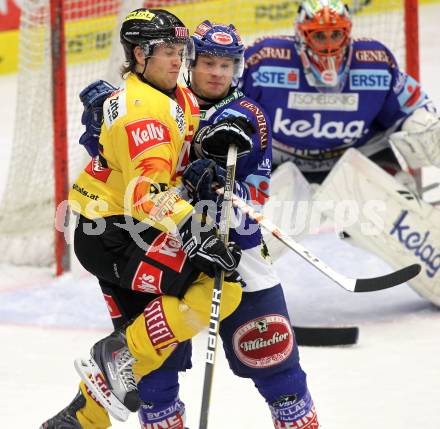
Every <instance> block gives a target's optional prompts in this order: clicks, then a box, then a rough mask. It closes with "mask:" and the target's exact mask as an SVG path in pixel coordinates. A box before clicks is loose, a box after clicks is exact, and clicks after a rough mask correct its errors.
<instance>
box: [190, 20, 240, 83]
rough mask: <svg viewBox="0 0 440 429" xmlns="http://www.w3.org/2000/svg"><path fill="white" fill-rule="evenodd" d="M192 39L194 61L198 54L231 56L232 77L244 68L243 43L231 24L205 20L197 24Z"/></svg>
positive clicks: (238, 75)
mask: <svg viewBox="0 0 440 429" xmlns="http://www.w3.org/2000/svg"><path fill="white" fill-rule="evenodd" d="M192 39H193V42H194V49H195V57H196V61H197V56H198V55H211V56H215V57H226V58H232V59H233V60H234V75H233V78H234V79H238V78H239V77H241V75H242V74H243V69H244V45H243V42H242V41H241V38H240V35H239V34H238V31H237V29H236V28H235V27H234V26H233V25H232V24H229V25H225V24H215V23H212V22H211V21H208V20H205V21H203V22H202V23H200V24H199V25H198V26H197V28H196V31H195V32H194V34H193V35H192ZM193 64H194V63H190V64H189V65H190V66H191V65H193Z"/></svg>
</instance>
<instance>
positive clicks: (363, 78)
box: [350, 69, 391, 91]
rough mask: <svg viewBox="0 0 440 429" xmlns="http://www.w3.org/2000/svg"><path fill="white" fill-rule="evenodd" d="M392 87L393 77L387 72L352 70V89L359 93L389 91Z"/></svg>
mask: <svg viewBox="0 0 440 429" xmlns="http://www.w3.org/2000/svg"><path fill="white" fill-rule="evenodd" d="M390 85H391V75H390V73H389V72H388V71H386V70H368V69H364V70H351V71H350V89H354V90H357V91H370V90H379V91H387V90H388V89H389V88H390Z"/></svg>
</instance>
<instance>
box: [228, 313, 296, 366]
mask: <svg viewBox="0 0 440 429" xmlns="http://www.w3.org/2000/svg"><path fill="white" fill-rule="evenodd" d="M293 345H294V341H293V333H292V329H291V327H290V323H289V321H288V320H287V319H286V318H285V317H284V316H282V315H279V314H270V315H267V316H264V317H261V318H258V319H254V320H251V321H249V322H248V323H245V324H244V325H242V326H240V327H239V328H238V329H237V330H236V331H235V333H234V335H233V346H234V351H235V354H236V355H237V357H238V358H239V359H240V361H241V362H243V363H244V364H245V365H247V366H250V367H252V368H267V367H270V366H273V365H277V364H279V363H281V362H283V361H284V360H286V359H287V358H288V357H289V356H290V355H291V353H292V350H293Z"/></svg>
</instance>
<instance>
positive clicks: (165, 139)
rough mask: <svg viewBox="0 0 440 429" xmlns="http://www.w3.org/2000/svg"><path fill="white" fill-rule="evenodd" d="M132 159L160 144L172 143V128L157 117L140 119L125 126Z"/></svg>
mask: <svg viewBox="0 0 440 429" xmlns="http://www.w3.org/2000/svg"><path fill="white" fill-rule="evenodd" d="M125 129H126V132H127V135H128V146H129V150H130V157H131V159H135V158H136V157H138V156H139V155H140V154H141V153H143V152H145V151H146V150H149V149H152V148H153V147H155V146H158V145H160V144H170V143H171V137H170V130H169V129H168V127H167V126H166V125H164V124H162V122H160V121H158V120H156V119H150V118H149V119H140V120H138V121H134V122H130V123H129V124H127V125H126V126H125Z"/></svg>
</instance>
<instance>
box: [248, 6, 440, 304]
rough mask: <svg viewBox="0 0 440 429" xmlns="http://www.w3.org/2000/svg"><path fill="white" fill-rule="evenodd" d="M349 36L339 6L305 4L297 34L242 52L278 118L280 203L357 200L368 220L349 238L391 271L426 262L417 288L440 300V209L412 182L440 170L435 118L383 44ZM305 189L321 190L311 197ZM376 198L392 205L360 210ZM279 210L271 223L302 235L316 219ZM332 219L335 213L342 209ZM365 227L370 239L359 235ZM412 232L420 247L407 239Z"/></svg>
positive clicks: (257, 95) (252, 85)
mask: <svg viewBox="0 0 440 429" xmlns="http://www.w3.org/2000/svg"><path fill="white" fill-rule="evenodd" d="M351 31H352V20H351V16H350V11H349V9H348V8H347V6H346V5H345V4H344V3H343V2H342V1H339V0H336V1H327V0H308V1H303V2H301V4H300V6H299V10H298V14H297V17H296V21H295V31H294V35H292V36H279V37H276V36H269V37H264V38H261V39H258V40H257V41H256V42H255V43H254V44H253V45H252V46H250V47H249V48H248V49H247V50H246V52H245V71H244V74H243V78H242V80H241V89H242V90H243V92H244V93H245V94H246V95H248V96H249V97H251V98H252V99H254V100H256V101H257V102H259V103H260V104H261V105H262V107H263V108H264V109H265V111H266V112H267V113H268V115H269V117H270V119H271V122H272V134H273V161H274V165H275V166H278V169H277V170H275V172H274V174H273V176H272V185H273V189H274V190H273V194H276V193H277V191H279V193H280V195H279V196H277V199H278V200H279V201H285V200H287V201H294V202H296V201H298V200H305V202H307V201H308V202H309V205H308V207H309V208H310V207H311V206H312V205H313V203H314V202H315V201H319V202H327V203H329V202H330V203H334V204H338V203H339V202H342V201H347V200H354V201H356V202H357V203H358V208H359V209H360V211H361V214H360V215H359V216H357V220H356V221H354V222H353V223H352V224H350V225H341V226H340V227H341V228H342V229H343V230H344V232H347V233H348V235H349V236H350V238H349V240H350V241H352V242H353V243H354V244H356V245H359V246H360V247H363V248H365V249H368V250H370V251H372V252H374V253H376V254H377V255H379V256H380V257H381V258H383V259H384V260H385V261H387V262H388V263H389V264H390V265H392V266H394V267H399V266H402V264H405V263H415V262H416V263H421V264H422V266H423V267H424V268H425V269H424V270H423V271H422V273H421V274H420V275H419V276H417V277H416V278H415V279H413V280H412V281H411V282H410V285H411V286H412V287H413V288H414V289H415V290H416V291H417V292H419V293H420V294H421V295H422V296H424V297H426V298H428V299H430V300H431V301H432V302H434V303H436V304H437V305H440V281H439V280H440V279H439V276H440V274H438V268H439V267H440V247H439V244H438V243H440V231H439V225H440V219H439V214H438V211H437V210H434V209H433V207H432V206H431V205H430V204H427V203H425V202H423V201H420V203H419V201H418V200H420V198H419V197H421V196H422V195H417V192H418V188H420V186H418V184H417V183H416V180H415V179H414V177H413V176H412V175H411V173H412V172H414V171H415V170H417V169H419V168H421V167H424V166H430V165H434V166H437V167H440V121H439V118H438V115H437V113H436V110H435V108H434V106H433V105H432V102H431V101H430V99H429V98H428V96H427V95H426V94H425V92H424V91H423V90H422V88H421V86H420V83H419V82H417V81H416V80H415V79H413V78H412V77H411V76H409V75H408V74H406V73H405V72H404V71H402V70H401V69H400V68H399V66H398V64H397V62H396V60H395V58H394V56H393V54H392V52H390V50H389V49H388V48H387V47H386V46H384V45H383V44H382V43H381V42H379V41H377V40H373V39H353V38H352V36H351ZM353 150H355V151H356V152H357V153H356V155H354V154H353ZM346 152H347V154H346V156H345V157H343V155H344V154H345V153H346ZM341 157H343V159H341ZM375 164H376V165H375ZM360 165H362V168H360ZM377 166H380V167H381V168H382V170H381V169H378V168H375V167H377ZM330 171H332V173H334V174H331V175H329V176H328V174H329V172H330ZM344 175H345V180H344ZM390 175H391V176H394V177H390ZM286 178H287V180H286ZM366 178H368V181H369V182H370V184H371V186H369V187H367V186H366V182H365V180H364V179H366ZM286 182H290V183H291V186H290V187H289V186H286ZM310 183H313V184H321V183H322V185H321V186H320V187H319V188H318V191H317V192H316V193H313V191H312V188H311V187H310V186H309V184H310ZM419 191H420V189H419ZM414 194H415V197H413V198H412V199H411V197H410V196H411V195H414ZM275 200H276V198H274V201H275ZM373 200H382V201H383V202H384V204H385V203H386V207H385V208H382V209H381V210H376V211H375V213H373V214H372V213H363V212H362V210H365V207H367V206H368V203H369V202H371V201H373ZM273 204H275V203H274V202H271V203H270V204H269V205H268V210H269V215H270V216H271V215H273V214H275V215H277V214H278V217H277V216H275V218H273V220H275V223H277V224H280V225H281V227H282V229H283V230H286V231H287V230H289V229H290V231H292V235H297V236H300V233H304V232H307V229H308V228H309V226H308V225H306V220H305V219H314V218H313V217H312V216H310V214H308V215H306V216H304V213H303V214H302V216H301V213H299V212H298V211H299V208H297V209H296V210H297V211H296V212H295V211H293V213H292V210H291V211H290V212H289V213H287V214H286V213H284V214H283V213H282V210H280V209H279V207H278V206H273ZM271 206H273V208H272V210H270V209H271ZM315 206H316V204H315ZM286 207H287V209H286V210H288V208H289V207H290V209H291V208H292V205H290V206H289V205H286ZM297 207H300V206H299V205H298V206H297ZM302 207H305V206H304V205H303V206H302ZM405 213H406V214H405ZM325 214H326V215H327V216H328V217H330V218H334V217H335V210H334V209H330V210H328V211H326V212H325ZM374 214H375V215H376V219H373V218H374V216H373V215H374ZM271 217H272V216H271ZM287 219H288V220H287ZM297 219H300V220H301V221H303V220H304V222H303V223H301V222H298V221H297ZM285 220H287V222H286V221H285ZM336 221H337V219H336ZM300 223H301V226H302V227H304V228H303V230H302V231H301V230H299V229H298V224H300ZM366 223H369V224H372V225H373V229H374V234H367V233H366V232H365V228H364V229H362V226H363V225H364V224H366ZM295 227H296V228H295ZM407 227H408V228H409V230H408V231H410V233H414V234H416V235H417V236H418V237H419V239H417V240H416V242H414V243H411V242H410V241H411V238H410V239H408V234H407V232H405V231H407V229H406V228H407ZM312 229H313V228H312ZM370 232H371V231H370ZM411 237H413V236H411ZM423 237H425V240H423ZM413 238H414V237H413ZM268 246H269V250H270V251H271V254H273V255H274V256H275V257H277V256H279V255H280V254H281V252H282V250H283V248H282V247H278V246H277V242H276V240H270V239H269V240H268Z"/></svg>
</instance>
